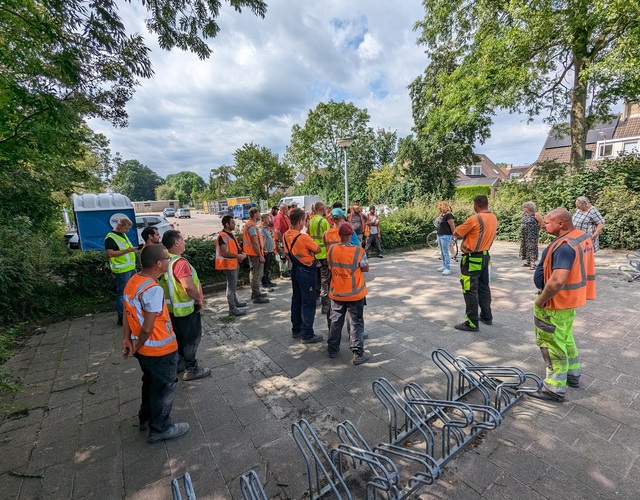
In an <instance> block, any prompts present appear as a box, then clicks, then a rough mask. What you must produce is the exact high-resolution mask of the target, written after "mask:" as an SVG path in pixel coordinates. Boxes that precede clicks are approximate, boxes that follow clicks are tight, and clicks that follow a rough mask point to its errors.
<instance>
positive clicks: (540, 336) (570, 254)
mask: <svg viewBox="0 0 640 500" xmlns="http://www.w3.org/2000/svg"><path fill="white" fill-rule="evenodd" d="M544 225H545V229H546V231H547V232H548V233H549V234H552V235H553V236H556V237H557V238H556V239H555V240H553V241H552V242H551V244H550V245H549V246H548V247H547V248H546V249H545V250H544V251H543V252H542V258H541V259H540V262H539V263H538V266H537V267H536V270H535V272H534V277H533V279H534V283H535V285H536V287H537V288H538V290H539V292H538V297H537V298H536V301H535V304H534V308H533V316H534V324H535V331H536V344H537V345H538V347H540V352H541V353H542V359H544V361H545V364H546V365H547V373H546V377H545V379H544V385H543V387H542V389H540V390H538V391H536V392H533V393H528V394H529V396H532V397H534V398H537V399H545V400H548V401H557V402H559V401H564V397H565V393H566V390H567V385H568V386H569V387H574V388H577V387H579V386H580V361H579V360H578V348H577V347H576V342H575V340H574V338H573V320H574V318H575V316H576V308H578V307H582V306H584V305H585V304H586V303H587V300H593V299H595V298H596V281H595V279H596V276H595V273H596V270H595V261H594V248H593V241H592V238H591V237H590V236H589V235H588V234H586V233H585V232H584V231H581V230H579V229H576V228H575V227H574V225H573V221H572V220H571V214H570V213H569V211H568V210H566V209H564V208H556V209H555V210H552V211H551V212H549V213H548V214H547V215H546V216H545V217H544Z"/></svg>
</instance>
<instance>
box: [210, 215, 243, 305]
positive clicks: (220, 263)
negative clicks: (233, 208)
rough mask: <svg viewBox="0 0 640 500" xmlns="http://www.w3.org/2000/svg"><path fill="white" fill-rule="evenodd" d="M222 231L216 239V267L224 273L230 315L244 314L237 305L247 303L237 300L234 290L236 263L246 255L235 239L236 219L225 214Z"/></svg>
mask: <svg viewBox="0 0 640 500" xmlns="http://www.w3.org/2000/svg"><path fill="white" fill-rule="evenodd" d="M222 227H223V229H222V231H221V232H220V234H219V235H218V239H217V240H216V261H215V265H216V269H218V270H219V271H222V272H223V273H224V277H225V278H226V280H227V302H228V303H229V315H230V316H244V315H245V314H246V312H245V311H241V310H240V309H238V308H239V307H247V303H246V302H244V301H240V300H238V296H237V295H236V290H237V288H238V267H239V266H238V263H239V262H242V261H243V260H244V259H245V258H246V257H247V256H246V255H245V254H244V253H243V252H242V251H241V250H240V245H238V240H236V237H235V235H234V234H233V230H234V229H235V227H236V221H235V220H234V218H233V215H225V216H224V217H223V218H222Z"/></svg>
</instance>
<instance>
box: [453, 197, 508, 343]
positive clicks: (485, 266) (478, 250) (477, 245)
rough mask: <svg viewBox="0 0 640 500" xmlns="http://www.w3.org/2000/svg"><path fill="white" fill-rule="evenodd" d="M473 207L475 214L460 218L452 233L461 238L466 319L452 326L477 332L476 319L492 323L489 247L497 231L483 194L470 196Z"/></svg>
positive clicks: (461, 266) (461, 274) (461, 271)
mask: <svg viewBox="0 0 640 500" xmlns="http://www.w3.org/2000/svg"><path fill="white" fill-rule="evenodd" d="M473 210H474V211H475V212H476V214H475V215H472V216H471V217H469V218H468V219H467V220H466V221H464V223H463V224H461V225H460V226H458V227H457V228H456V230H455V231H454V233H453V235H454V236H455V237H457V238H464V239H463V240H462V245H461V250H462V259H461V260H460V283H461V284H462V293H463V295H464V303H465V313H466V321H464V322H462V323H459V324H457V325H455V326H454V328H455V329H456V330H463V331H466V332H478V331H480V328H479V327H478V319H479V320H480V321H481V322H482V323H484V324H485V325H491V324H492V323H493V314H492V313H491V288H490V287H489V263H490V262H491V258H490V257H489V249H490V248H491V245H492V244H493V240H494V239H495V237H496V232H497V231H498V219H497V218H496V216H495V215H494V214H492V213H491V212H489V200H488V198H487V197H486V196H485V195H483V194H479V195H478V196H476V197H475V198H474V199H473ZM478 306H480V317H479V318H478Z"/></svg>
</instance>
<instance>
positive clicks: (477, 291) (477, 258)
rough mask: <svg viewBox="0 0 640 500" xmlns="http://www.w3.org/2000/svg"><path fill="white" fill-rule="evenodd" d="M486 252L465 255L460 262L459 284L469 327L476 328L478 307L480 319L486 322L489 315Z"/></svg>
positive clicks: (491, 316) (487, 254) (489, 296)
mask: <svg viewBox="0 0 640 500" xmlns="http://www.w3.org/2000/svg"><path fill="white" fill-rule="evenodd" d="M490 262H491V259H490V257H489V252H488V251H486V250H485V251H483V252H474V253H468V254H467V253H465V254H463V255H462V259H461V260H460V284H461V285H462V294H463V296H464V303H465V314H466V316H467V322H468V323H469V326H471V327H473V328H476V327H477V326H478V307H479V308H480V317H481V318H482V319H486V320H488V321H490V320H492V319H493V315H492V314H491V288H490V287H489V263H490Z"/></svg>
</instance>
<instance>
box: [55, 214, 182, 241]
mask: <svg viewBox="0 0 640 500" xmlns="http://www.w3.org/2000/svg"><path fill="white" fill-rule="evenodd" d="M148 226H156V227H157V228H158V232H159V233H160V237H161V238H162V235H163V234H164V233H165V232H167V231H168V230H169V229H173V224H171V223H170V222H169V221H168V220H167V219H165V218H164V217H163V216H162V215H158V214H142V215H136V229H137V231H138V242H139V243H144V242H143V241H142V231H143V230H144V228H145V227H148ZM105 236H106V235H105ZM64 237H65V239H66V240H67V250H80V238H79V237H78V233H77V232H70V233H67V234H65V235H64Z"/></svg>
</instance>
